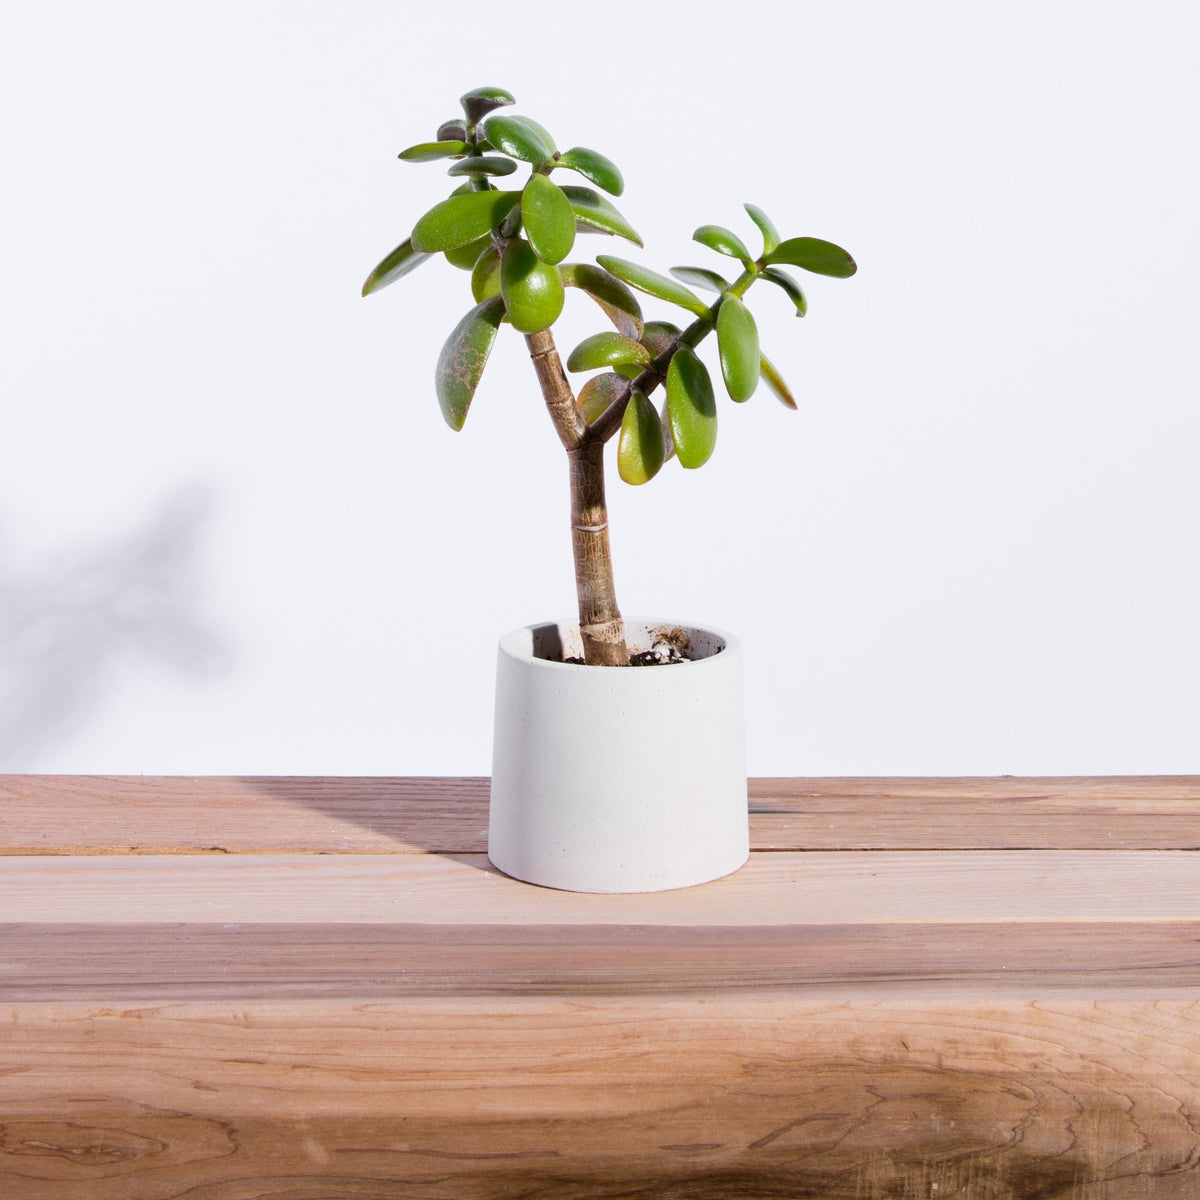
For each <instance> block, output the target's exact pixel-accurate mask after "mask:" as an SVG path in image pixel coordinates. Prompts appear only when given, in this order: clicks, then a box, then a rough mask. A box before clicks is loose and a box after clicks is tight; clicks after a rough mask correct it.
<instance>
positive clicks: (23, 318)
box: [0, 0, 1200, 774]
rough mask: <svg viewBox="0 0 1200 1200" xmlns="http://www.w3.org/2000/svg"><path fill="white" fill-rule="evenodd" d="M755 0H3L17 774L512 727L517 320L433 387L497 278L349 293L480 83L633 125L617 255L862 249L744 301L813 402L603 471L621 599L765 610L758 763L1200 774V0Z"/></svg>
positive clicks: (587, 316)
mask: <svg viewBox="0 0 1200 1200" xmlns="http://www.w3.org/2000/svg"><path fill="white" fill-rule="evenodd" d="M727 7H728V8H729V9H730V10H731V11H732V15H731V16H730V17H728V18H724V17H722V18H718V17H717V16H715V15H713V14H711V13H706V10H705V9H704V8H703V7H696V6H685V7H683V8H681V7H680V6H679V5H677V4H674V3H672V4H657V3H643V4H639V5H636V6H629V5H622V6H610V10H611V15H604V13H603V10H602V8H601V7H600V6H587V11H586V13H580V14H579V15H572V14H571V12H570V11H569V8H568V6H567V5H564V4H562V3H561V2H560V0H555V2H553V3H542V2H540V0H539V2H528V0H526V2H521V0H518V2H517V3H515V4H508V5H503V4H494V3H489V4H483V3H479V2H477V0H463V2H460V3H459V4H457V5H454V6H449V5H411V6H410V5H404V4H399V3H396V2H394V0H391V2H387V3H383V2H365V0H364V2H358V3H346V2H345V0H338V2H337V3H335V2H333V0H316V2H307V3H305V2H301V3H297V2H295V0H291V2H288V3H282V2H279V3H274V2H272V3H264V2H247V0H238V2H237V3H231V2H228V0H208V2H206V3H204V4H199V3H173V4H160V3H139V4H132V3H120V2H110V3H105V4H92V3H83V2H81V0H79V2H74V3H68V2H59V3H54V2H46V0H36V2H28V3H17V2H15V0H7V2H6V4H5V5H4V8H3V15H2V16H0V22H2V27H0V162H2V164H3V168H2V169H3V178H4V187H3V191H2V193H0V209H2V211H3V219H2V221H0V239H2V240H3V259H2V262H3V278H2V281H0V297H2V298H0V337H2V338H3V345H4V352H3V356H2V361H0V373H2V394H3V413H4V419H3V438H2V441H0V767H2V768H4V769H8V770H36V771H54V772H60V771H61V772H78V771H82V772H148V773H155V772H170V773H193V772H195V773H268V772H269V773H310V772H311V773H347V774H358V773H362V774H377V773H398V774H399V773H413V774H416V773H431V774H441V773H444V774H457V773H479V774H484V773H486V772H487V770H488V763H489V752H490V749H489V747H490V706H491V696H490V690H491V685H492V670H493V648H494V643H495V640H496V638H497V637H498V635H499V634H500V633H502V632H503V631H505V630H507V629H509V628H511V627H513V626H515V625H517V624H521V623H523V622H525V621H528V620H534V619H540V618H543V617H546V616H550V615H565V614H569V613H570V611H571V609H572V605H573V593H572V572H571V564H570V552H569V543H568V538H567V533H566V510H565V504H566V491H565V469H564V464H563V462H562V461H561V454H560V451H559V450H558V446H557V442H556V440H555V438H554V435H553V433H552V432H551V430H550V427H549V424H548V421H547V419H546V417H545V414H544V412H542V411H541V409H540V402H539V400H538V397H537V394H536V391H535V389H534V387H533V386H532V382H531V376H530V374H529V371H528V364H527V362H524V361H522V357H521V348H520V345H519V340H518V339H516V338H515V337H514V336H513V335H512V334H511V332H510V331H508V330H504V331H502V332H503V334H504V335H506V336H505V337H504V338H503V339H502V344H500V345H499V346H498V348H497V351H496V354H495V356H494V361H493V363H492V364H491V365H490V366H489V370H488V374H487V376H486V378H485V381H484V384H483V386H482V388H481V390H480V393H479V395H478V397H477V400H476V405H475V408H474V409H473V410H472V412H471V416H470V419H469V421H468V423H467V427H466V430H465V431H464V432H463V433H462V434H458V435H455V434H452V433H451V432H450V431H449V430H447V429H446V428H445V426H444V425H443V424H442V422H441V418H440V416H439V414H438V411H437V404H436V401H435V399H434V396H433V390H432V373H433V364H434V361H435V359H436V356H437V351H438V348H439V346H440V344H441V341H442V339H443V338H444V336H445V334H446V333H447V332H448V330H449V329H450V327H451V326H452V324H453V323H454V321H456V320H457V318H458V316H459V315H460V314H461V313H462V312H463V311H465V309H466V308H467V307H469V304H470V301H469V299H468V294H467V288H466V277H465V276H463V275H461V274H459V273H458V272H456V271H454V270H452V269H451V268H449V267H447V266H444V265H442V264H440V263H438V264H427V265H426V266H425V267H423V268H422V270H421V271H420V272H419V273H417V274H415V275H413V276H411V277H409V278H408V279H407V280H404V281H401V282H400V283H398V284H396V285H395V286H394V287H392V288H390V289H389V290H387V291H386V292H384V293H382V294H381V295H378V296H375V297H372V298H370V299H368V300H363V299H361V298H360V297H359V294H358V289H359V286H360V284H361V282H362V279H363V277H364V276H365V274H366V272H367V271H368V270H369V268H370V267H371V266H372V265H373V264H374V263H375V261H376V260H377V259H378V258H379V257H381V256H382V254H383V253H385V252H386V251H387V250H389V249H390V248H391V247H392V246H393V245H395V244H396V243H397V242H398V241H400V240H401V239H402V238H403V237H404V236H406V235H407V233H408V231H409V229H410V228H411V224H412V222H413V221H414V220H415V219H416V217H417V216H419V215H420V213H421V212H422V211H424V209H425V208H426V207H428V206H429V205H430V204H432V203H433V202H434V201H436V200H437V199H440V198H441V197H442V195H444V194H445V192H446V190H447V185H448V181H447V180H446V179H445V177H444V175H443V174H442V171H441V170H440V169H439V167H438V166H437V165H426V166H413V165H408V164H403V163H399V162H397V161H396V158H395V155H396V153H397V152H398V151H399V150H400V149H401V148H402V147H404V146H406V145H408V144H410V143H411V142H414V141H418V140H424V139H425V138H428V137H430V136H432V134H433V131H434V129H435V128H436V126H437V124H438V123H439V122H440V121H442V120H445V119H447V118H449V117H450V116H452V115H454V114H455V112H456V109H457V104H456V100H457V97H458V95H459V94H460V93H461V92H462V91H464V90H466V89H467V88H469V87H473V86H477V85H479V84H483V83H489V84H498V85H500V86H504V87H507V88H509V89H510V90H512V91H513V92H514V93H515V95H516V96H517V99H518V102H519V103H518V106H517V109H516V110H514V111H520V112H524V113H528V114H529V115H531V116H533V117H535V118H536V119H538V120H540V121H542V123H543V124H546V125H548V126H549V127H550V129H551V131H552V132H553V133H554V134H555V135H556V137H557V138H558V139H559V142H560V145H570V144H572V143H582V144H584V145H589V146H593V147H595V148H596V149H599V150H601V151H603V152H605V153H607V154H609V155H610V156H612V157H613V158H615V159H616V160H617V161H618V162H619V163H620V165H621V166H622V168H623V170H624V172H625V175H626V179H627V191H626V194H625V196H624V197H623V198H622V200H621V201H620V206H621V208H622V210H623V211H624V212H625V213H626V215H627V216H628V217H629V218H630V219H631V220H632V221H633V222H634V224H635V225H637V226H638V228H639V229H640V231H641V232H642V234H643V236H644V238H645V240H646V252H645V254H644V255H639V254H638V252H637V251H636V250H634V249H633V248H625V247H617V246H616V245H615V244H613V243H609V242H606V241H603V240H602V239H598V238H597V239H590V240H588V241H586V242H584V243H582V244H581V245H580V247H579V249H580V250H586V251H587V252H588V254H589V256H590V255H591V254H594V253H597V252H602V251H604V250H609V251H612V252H616V253H621V254H628V255H629V256H632V257H638V258H640V259H641V261H644V262H646V263H647V265H651V266H654V267H656V268H658V269H664V268H665V267H667V266H669V265H672V264H675V263H679V262H688V261H690V262H700V263H704V262H705V261H706V260H713V256H712V255H711V254H710V253H709V252H707V251H705V250H702V249H700V248H698V247H694V246H693V245H692V243H691V242H690V240H689V239H690V233H691V230H692V229H693V228H694V227H695V226H697V225H699V224H701V223H705V222H718V223H722V224H728V225H731V226H733V227H734V228H735V229H737V230H739V231H740V232H741V233H742V234H743V235H744V236H746V237H749V236H750V235H751V234H753V232H754V231H753V229H752V227H751V226H750V225H749V223H748V221H747V220H746V218H745V217H744V215H743V214H742V210H741V203H742V201H744V200H751V201H754V202H756V203H758V204H760V205H762V206H763V207H764V208H766V209H767V211H768V212H770V213H771V214H772V215H773V216H774V217H775V219H776V221H777V223H778V224H780V225H781V226H782V228H783V232H784V233H785V235H796V234H801V233H805V234H813V235H816V236H821V237H826V238H830V239H832V240H834V241H837V242H840V243H841V244H843V245H845V246H846V247H848V248H849V249H850V250H851V251H852V252H853V253H854V254H855V256H856V258H857V259H858V261H859V264H860V271H859V274H858V276H857V277H856V278H854V279H852V280H849V281H838V280H826V279H820V278H817V277H812V279H811V286H810V288H809V295H810V302H811V312H810V315H809V317H808V318H807V319H806V320H805V321H804V322H798V321H796V320H794V319H793V318H792V317H791V316H790V313H789V308H788V305H787V303H786V301H785V300H784V299H783V297H782V295H779V294H776V293H774V292H772V293H770V294H768V295H765V296H762V297H761V298H759V293H760V292H761V291H762V290H763V289H757V290H756V292H755V294H754V297H753V299H754V300H755V301H757V303H756V304H754V308H755V310H756V312H757V313H758V315H759V320H760V326H761V329H762V332H763V342H764V346H765V348H766V350H767V353H768V354H769V355H770V356H771V357H772V358H773V359H774V360H775V361H776V362H777V364H778V365H779V366H780V368H781V369H782V370H783V371H784V372H785V374H786V375H787V376H788V377H789V378H790V379H791V380H792V382H793V383H794V385H795V386H796V388H797V391H798V394H799V396H800V401H801V411H800V412H799V413H798V414H794V413H788V412H786V411H785V410H784V409H783V408H782V407H781V406H779V405H778V404H777V403H776V402H775V401H774V400H773V399H772V398H771V396H770V395H769V394H767V393H766V392H765V391H763V392H762V393H761V394H760V395H757V396H756V397H755V398H754V399H753V400H752V401H751V402H750V403H749V404H747V405H745V406H744V407H735V406H733V405H732V404H728V403H726V404H725V406H724V407H723V408H722V410H721V422H722V432H721V437H720V440H719V443H718V447H717V453H716V456H715V458H714V459H713V461H712V462H711V463H710V464H709V465H708V466H707V467H706V468H705V469H704V470H702V471H700V472H695V473H686V474H685V473H683V472H681V471H680V470H678V469H677V468H673V469H669V470H667V471H665V472H664V473H663V475H662V476H660V477H659V479H657V480H655V481H654V482H653V483H651V484H650V485H649V486H647V487H645V488H643V489H638V490H633V489H629V488H627V487H625V485H623V484H620V483H619V482H618V481H616V479H615V477H614V479H613V481H612V484H611V488H610V491H611V492H612V496H611V500H612V508H613V510H614V512H613V525H614V539H615V541H614V554H615V559H616V567H617V572H618V577H617V581H618V587H619V590H620V597H621V602H622V606H623V608H624V609H625V611H626V612H628V613H639V612H642V613H651V614H664V615H670V616H679V617H684V618H699V619H707V620H709V621H711V622H713V623H716V624H719V625H723V626H725V627H727V628H730V629H733V630H735V631H737V632H738V633H740V634H741V636H742V638H743V640H744V641H745V642H746V643H747V648H748V652H749V655H750V663H751V667H750V675H749V679H748V689H749V720H750V755H751V761H750V767H751V770H752V772H753V773H755V774H860V773H861V774H878V773H919V774H953V773H981V774H992V773H1004V772H1009V773H1017V774H1022V773H1040V772H1047V773H1102V772H1105V773H1106V772H1119V773H1127V772H1128V773H1142V772H1145V773H1151V772H1154V773H1158V772H1166V773H1173V772H1194V771H1200V754H1198V749H1200V747H1198V731H1200V688H1198V687H1197V682H1196V681H1197V677H1198V674H1200V621H1198V620H1197V612H1198V611H1200V564H1198V558H1200V539H1198V537H1197V531H1196V526H1197V515H1198V501H1200V478H1198V473H1197V471H1196V461H1197V443H1198V438H1200V417H1198V415H1197V402H1198V399H1200V388H1198V387H1197V381H1198V380H1197V377H1198V374H1200V372H1198V368H1197V350H1196V328H1197V320H1198V318H1200V300H1198V288H1197V277H1198V271H1197V268H1198V266H1200V255H1198V253H1197V224H1198V222H1197V191H1198V188H1197V185H1198V182H1200V172H1198V170H1197V165H1196V162H1197V156H1196V153H1195V137H1196V135H1195V121H1196V114H1197V112H1198V111H1200V83H1198V82H1197V78H1198V77H1197V74H1196V71H1195V69H1194V66H1195V64H1194V50H1195V46H1196V44H1197V36H1198V34H1200V19H1198V18H1197V16H1196V15H1195V14H1196V9H1195V8H1194V7H1193V6H1190V5H1184V4H1182V3H1180V4H1169V3H1148V4H1138V5H1135V4H1132V3H1111V2H1110V3H1104V2H1096V0H1090V2H1086V3H1085V2H1053V0H1049V2H1046V0H1043V2H1040V3H1027V4H1021V3H1017V4H1009V5H1004V6H997V5H986V6H985V5H974V4H963V3H961V2H949V0H948V2H945V3H934V2H930V0H915V2H911V3H905V4H893V3H885V2H878V3H845V4H832V3H828V2H822V3H810V2H799V3H790V4H788V5H781V4H777V3H767V2H765V0H747V2H745V3H741V4H739V5H736V6H727ZM714 11H715V10H714ZM772 13H776V14H779V15H770V14H772ZM710 265H717V264H716V263H715V260H713V261H711V262H710ZM578 305H579V308H580V310H582V309H584V308H586V307H587V306H586V304H585V302H584V301H582V300H579V301H578ZM652 307H653V305H652V304H651V303H648V304H647V308H648V310H649V309H651V308H652ZM656 315H660V316H666V315H668V313H667V312H665V311H662V310H656ZM599 327H600V323H598V322H597V321H596V320H595V319H593V317H592V314H591V311H590V309H589V310H588V311H587V312H583V311H581V312H580V315H579V317H578V324H577V325H575V324H573V325H572V327H571V328H572V331H571V333H568V335H567V337H566V338H565V339H564V340H565V341H566V344H567V345H570V344H572V343H573V338H574V335H575V334H578V336H582V335H583V334H585V333H588V332H592V331H593V330H594V329H597V328H599ZM681 752H683V751H682V750H681Z"/></svg>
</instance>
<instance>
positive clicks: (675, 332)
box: [642, 321, 683, 358]
mask: <svg viewBox="0 0 1200 1200" xmlns="http://www.w3.org/2000/svg"><path fill="white" fill-rule="evenodd" d="M682 333H683V331H682V330H681V329H680V328H679V326H678V325H672V324H671V322H670V321H647V322H646V325H645V328H644V329H643V330H642V345H643V346H645V347H646V349H647V350H649V351H650V356H651V358H658V356H659V355H660V354H662V353H663V351H664V350H670V349H671V348H672V347H673V346H674V345H675V343H676V342H677V341H678V340H679V338H680V335H681V334H682Z"/></svg>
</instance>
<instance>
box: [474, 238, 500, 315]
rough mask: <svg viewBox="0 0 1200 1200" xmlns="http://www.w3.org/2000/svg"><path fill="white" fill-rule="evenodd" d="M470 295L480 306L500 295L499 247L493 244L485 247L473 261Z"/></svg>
mask: <svg viewBox="0 0 1200 1200" xmlns="http://www.w3.org/2000/svg"><path fill="white" fill-rule="evenodd" d="M471 294H472V295H473V296H474V297H475V300H476V302H478V303H480V304H482V303H483V301H484V300H487V299H489V298H490V297H492V296H498V295H500V247H499V246H497V245H496V243H495V242H492V243H491V245H490V246H487V247H485V248H484V250H483V253H482V254H480V256H479V257H478V258H477V259H476V260H475V266H474V268H472V270H471Z"/></svg>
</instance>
